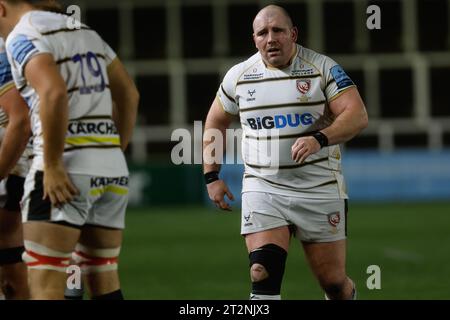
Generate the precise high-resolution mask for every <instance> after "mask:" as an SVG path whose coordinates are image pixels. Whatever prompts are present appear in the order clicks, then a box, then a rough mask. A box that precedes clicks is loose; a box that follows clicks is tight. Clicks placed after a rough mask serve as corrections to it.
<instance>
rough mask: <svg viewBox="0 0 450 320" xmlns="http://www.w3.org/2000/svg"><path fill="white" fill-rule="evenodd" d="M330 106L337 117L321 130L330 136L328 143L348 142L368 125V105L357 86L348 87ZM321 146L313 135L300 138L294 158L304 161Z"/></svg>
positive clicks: (294, 147)
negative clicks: (365, 103) (366, 105)
mask: <svg viewBox="0 0 450 320" xmlns="http://www.w3.org/2000/svg"><path fill="white" fill-rule="evenodd" d="M329 108H330V110H331V112H332V113H333V115H334V117H335V119H334V121H333V123H332V124H331V125H330V126H329V127H326V128H324V129H322V130H320V132H322V133H323V134H324V135H325V136H326V137H327V138H328V145H334V144H340V143H344V142H347V141H349V140H350V139H352V138H353V137H354V136H356V135H357V134H358V133H359V132H361V131H362V130H363V129H364V128H366V127H367V125H368V121H369V120H368V116H367V111H366V107H365V106H364V103H363V101H362V99H361V96H360V95H359V92H358V90H357V88H356V87H351V88H348V89H346V90H345V91H343V92H342V93H341V94H340V95H339V96H338V97H337V98H336V99H334V100H332V101H330V102H329ZM320 148H321V146H320V144H319V142H318V140H317V139H316V138H314V137H313V136H308V137H302V138H299V139H298V140H297V141H296V142H295V143H294V145H293V146H292V149H291V153H292V159H293V160H294V161H296V162H299V163H303V162H304V161H305V159H306V158H307V157H308V156H310V155H311V154H314V153H316V152H318V151H319V150H320Z"/></svg>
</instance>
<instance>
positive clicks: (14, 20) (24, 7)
mask: <svg viewBox="0 0 450 320" xmlns="http://www.w3.org/2000/svg"><path fill="white" fill-rule="evenodd" d="M32 10H34V8H33V7H32V6H30V5H28V4H18V5H17V6H15V7H14V9H13V10H11V11H10V15H9V17H8V18H7V20H6V21H5V24H4V27H3V28H2V30H0V34H1V36H2V38H3V39H6V38H7V37H8V35H9V34H10V33H11V31H13V30H14V27H15V26H16V25H17V24H18V23H19V21H20V19H22V17H23V16H24V15H25V14H27V13H28V12H30V11H32Z"/></svg>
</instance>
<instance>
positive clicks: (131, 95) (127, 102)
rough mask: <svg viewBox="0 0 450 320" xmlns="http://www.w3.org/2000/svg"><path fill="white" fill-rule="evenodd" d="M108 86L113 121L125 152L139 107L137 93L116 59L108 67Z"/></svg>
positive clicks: (120, 63) (122, 66) (123, 68)
mask: <svg viewBox="0 0 450 320" xmlns="http://www.w3.org/2000/svg"><path fill="white" fill-rule="evenodd" d="M108 78H109V86H110V88H111V95H112V99H113V102H114V104H113V106H114V107H113V119H114V123H115V124H116V126H117V130H118V131H119V136H120V144H121V148H122V150H125V149H126V148H127V146H128V143H129V142H130V139H131V136H132V134H133V128H134V125H135V123H136V117H137V110H138V105H139V92H138V90H137V88H136V85H135V84H134V82H133V80H132V79H131V77H130V76H129V75H128V72H127V71H126V69H125V67H124V65H123V64H122V62H120V60H119V59H118V58H115V59H114V60H113V62H112V63H111V64H110V65H109V66H108Z"/></svg>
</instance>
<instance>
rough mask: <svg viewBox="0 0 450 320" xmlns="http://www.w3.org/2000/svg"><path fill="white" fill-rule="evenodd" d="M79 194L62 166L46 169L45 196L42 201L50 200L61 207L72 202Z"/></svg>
mask: <svg viewBox="0 0 450 320" xmlns="http://www.w3.org/2000/svg"><path fill="white" fill-rule="evenodd" d="M77 194H78V190H77V188H76V187H75V186H74V185H73V183H72V181H70V178H69V176H68V174H67V172H66V170H65V169H64V166H63V165H62V164H58V165H55V166H51V167H46V168H45V169H44V196H43V198H42V199H46V198H50V201H51V203H52V205H54V206H56V207H61V206H62V205H64V204H65V203H68V202H70V201H72V200H73V197H74V196H75V195H77Z"/></svg>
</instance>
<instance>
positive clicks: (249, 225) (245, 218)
mask: <svg viewBox="0 0 450 320" xmlns="http://www.w3.org/2000/svg"><path fill="white" fill-rule="evenodd" d="M251 217H252V215H251V214H249V215H248V216H246V215H244V220H245V221H246V223H244V227H251V226H252V225H253V223H251V222H249V221H250V218H251Z"/></svg>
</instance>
